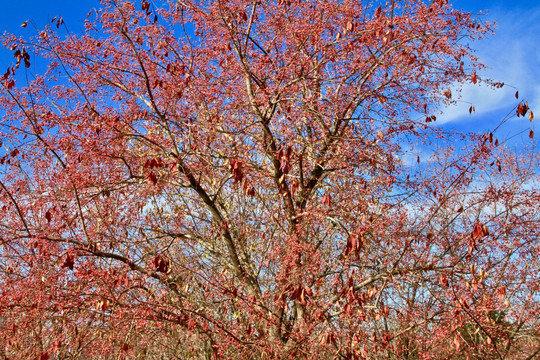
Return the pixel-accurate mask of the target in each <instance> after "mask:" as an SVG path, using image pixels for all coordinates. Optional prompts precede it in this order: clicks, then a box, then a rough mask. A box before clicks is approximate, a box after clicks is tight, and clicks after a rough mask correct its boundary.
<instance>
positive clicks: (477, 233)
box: [471, 221, 489, 240]
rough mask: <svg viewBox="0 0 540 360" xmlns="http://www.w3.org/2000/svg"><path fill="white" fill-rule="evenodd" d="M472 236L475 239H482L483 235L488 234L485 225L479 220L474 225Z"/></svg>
mask: <svg viewBox="0 0 540 360" xmlns="http://www.w3.org/2000/svg"><path fill="white" fill-rule="evenodd" d="M471 235H472V237H473V239H475V240H479V239H482V238H483V237H485V236H488V235H489V229H488V227H487V226H486V225H484V224H482V223H481V222H480V221H479V222H477V223H476V225H475V226H474V230H473V232H472V234H471Z"/></svg>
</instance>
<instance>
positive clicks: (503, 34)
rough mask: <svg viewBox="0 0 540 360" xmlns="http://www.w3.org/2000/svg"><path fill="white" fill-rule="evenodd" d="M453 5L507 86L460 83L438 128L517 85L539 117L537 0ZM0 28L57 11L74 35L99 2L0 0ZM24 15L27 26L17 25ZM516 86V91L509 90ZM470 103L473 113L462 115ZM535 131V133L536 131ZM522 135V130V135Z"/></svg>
mask: <svg viewBox="0 0 540 360" xmlns="http://www.w3.org/2000/svg"><path fill="white" fill-rule="evenodd" d="M452 2H453V4H454V7H455V8H458V9H464V10H467V11H470V12H472V13H478V12H479V11H487V15H484V16H483V18H484V19H485V20H495V21H497V24H498V25H497V31H496V35H495V36H492V37H489V38H487V39H485V40H482V41H480V42H476V43H474V44H473V48H475V49H477V55H479V57H480V59H481V60H482V61H483V63H484V64H486V65H487V66H488V69H486V71H484V73H483V74H481V75H482V76H484V77H489V78H493V79H495V80H497V81H502V82H504V83H505V84H508V85H511V86H512V87H506V88H503V89H501V90H497V91H494V90H491V89H489V88H487V87H481V86H480V87H478V86H475V87H472V86H466V87H465V88H463V91H462V93H461V95H462V98H461V101H460V102H459V103H458V104H457V105H456V106H453V107H450V108H447V109H445V110H443V112H442V114H439V116H438V123H439V125H438V126H444V127H455V128H458V129H461V130H465V131H469V130H474V131H485V130H488V129H491V128H493V127H495V126H496V124H497V123H498V122H499V121H500V120H501V119H502V118H504V116H505V115H506V114H507V113H508V111H510V110H511V109H512V108H513V106H515V105H517V100H516V99H515V98H514V97H513V95H514V93H515V91H516V89H519V94H520V99H525V100H527V101H529V105H530V107H531V108H532V109H533V111H534V109H537V110H536V113H537V114H538V118H540V48H539V47H538V44H540V1H539V0H453V1H452ZM0 5H1V8H2V11H1V12H0V31H2V32H4V31H9V32H13V33H15V34H20V35H26V36H30V35H33V34H35V29H34V25H35V26H37V27H38V28H42V27H43V26H44V25H45V24H47V23H49V22H50V20H51V19H52V18H53V17H54V16H57V15H58V14H60V15H61V16H62V17H63V18H64V20H65V22H66V24H67V26H68V29H69V30H70V32H72V33H78V32H80V29H81V28H82V25H83V21H84V18H85V17H86V14H87V13H88V12H89V11H90V10H91V9H93V8H95V7H98V6H99V1H98V0H76V1H73V0H69V1H68V0H48V1H43V0H26V1H17V0H15V1H13V0H0ZM28 19H30V22H29V25H28V27H27V28H25V29H22V28H20V24H21V23H22V22H24V21H26V20H28ZM11 56H12V55H11V53H10V52H8V51H6V50H3V49H2V50H0V71H2V69H4V68H6V67H7V66H8V65H9V64H10V63H11V62H12V57H11ZM515 88H516V89H515ZM471 104H472V105H474V106H475V108H476V113H474V114H473V115H469V114H468V109H469V107H470V106H471ZM531 126H532V127H533V128H534V123H533V124H529V123H528V121H525V120H524V119H523V118H520V119H514V120H512V121H511V122H510V124H509V126H507V128H506V130H505V131H506V132H507V133H508V134H510V133H511V132H514V133H515V132H517V131H521V130H523V131H525V130H526V132H527V134H528V129H529V128H530V127H531ZM536 133H537V134H540V131H536ZM525 137H526V134H525Z"/></svg>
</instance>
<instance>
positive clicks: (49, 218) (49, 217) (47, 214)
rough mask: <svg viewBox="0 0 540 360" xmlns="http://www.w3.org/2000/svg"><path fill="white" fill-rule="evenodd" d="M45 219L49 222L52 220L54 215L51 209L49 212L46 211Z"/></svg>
mask: <svg viewBox="0 0 540 360" xmlns="http://www.w3.org/2000/svg"><path fill="white" fill-rule="evenodd" d="M45 219H47V222H49V223H50V222H51V219H52V215H51V211H50V210H47V212H46V213H45Z"/></svg>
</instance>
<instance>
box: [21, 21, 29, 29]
mask: <svg viewBox="0 0 540 360" xmlns="http://www.w3.org/2000/svg"><path fill="white" fill-rule="evenodd" d="M26 26H28V20H26V21H25V22H23V23H22V24H21V27H22V28H25V27H26Z"/></svg>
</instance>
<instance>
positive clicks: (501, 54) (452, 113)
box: [438, 2, 540, 123]
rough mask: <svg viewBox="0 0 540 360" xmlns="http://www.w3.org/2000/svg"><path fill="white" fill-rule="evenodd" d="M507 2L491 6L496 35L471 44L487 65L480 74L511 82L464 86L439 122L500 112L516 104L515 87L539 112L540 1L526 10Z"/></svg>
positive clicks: (473, 118) (489, 17) (481, 116)
mask: <svg viewBox="0 0 540 360" xmlns="http://www.w3.org/2000/svg"><path fill="white" fill-rule="evenodd" d="M507 6H508V7H507V8H498V9H490V11H489V16H488V17H487V19H488V20H495V21H496V22H497V29H496V33H495V35H494V36H492V37H488V38H486V39H484V40H482V41H479V42H476V43H473V44H472V45H471V46H472V47H473V48H474V49H476V50H477V53H476V54H477V55H478V56H479V58H480V60H481V62H483V63H484V64H485V65H486V66H487V67H488V68H487V69H486V70H484V71H483V72H482V73H481V74H480V76H481V77H482V78H484V79H485V78H489V79H493V80H495V81H500V82H504V83H505V84H507V85H508V86H505V87H504V88H502V89H492V88H490V87H488V86H486V85H480V86H473V85H465V86H463V87H462V91H461V93H460V95H461V96H460V98H459V100H458V103H457V104H455V105H452V106H449V107H447V108H445V109H443V112H442V114H441V116H439V117H438V122H439V123H448V122H457V121H464V120H469V121H470V120H475V119H480V118H483V117H485V116H489V115H490V113H493V112H495V111H498V114H499V115H500V111H501V110H508V109H511V108H512V107H513V106H515V105H516V103H517V100H516V99H515V97H514V93H515V92H516V89H517V90H519V97H520V100H521V99H523V100H527V101H528V102H529V106H530V107H531V108H532V109H538V111H537V113H538V114H540V48H539V47H538V45H539V44H540V3H539V4H538V5H536V7H531V8H529V9H527V10H526V11H525V10H518V9H512V8H511V6H512V2H508V4H507ZM471 105H472V106H474V107H475V109H476V112H475V113H474V114H473V115H469V107H470V106H471ZM503 116H504V115H503Z"/></svg>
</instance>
